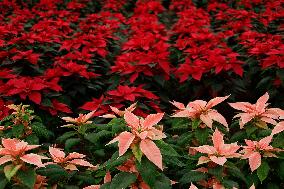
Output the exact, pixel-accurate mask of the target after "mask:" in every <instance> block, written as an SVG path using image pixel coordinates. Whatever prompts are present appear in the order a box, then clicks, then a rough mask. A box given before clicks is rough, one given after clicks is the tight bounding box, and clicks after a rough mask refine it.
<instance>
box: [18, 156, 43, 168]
mask: <svg viewBox="0 0 284 189" xmlns="http://www.w3.org/2000/svg"><path fill="white" fill-rule="evenodd" d="M20 159H21V160H23V161H24V162H26V163H29V164H33V165H36V166H38V167H44V165H43V164H42V162H41V159H43V157H42V156H40V155H37V154H33V153H31V154H26V155H23V156H22V157H20Z"/></svg>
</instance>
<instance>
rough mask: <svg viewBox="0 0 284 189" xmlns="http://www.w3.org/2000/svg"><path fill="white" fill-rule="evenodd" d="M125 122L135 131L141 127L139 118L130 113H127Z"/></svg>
mask: <svg viewBox="0 0 284 189" xmlns="http://www.w3.org/2000/svg"><path fill="white" fill-rule="evenodd" d="M124 120H125V121H126V123H127V124H128V125H129V126H130V127H132V128H134V129H138V128H139V127H140V120H139V118H138V117H137V116H136V115H134V114H133V113H131V112H128V111H126V112H125V114H124Z"/></svg>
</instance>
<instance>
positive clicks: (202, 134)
mask: <svg viewBox="0 0 284 189" xmlns="http://www.w3.org/2000/svg"><path fill="white" fill-rule="evenodd" d="M194 134H195V137H196V139H197V140H198V141H199V142H200V145H203V144H206V143H207V141H208V137H209V129H207V128H197V129H196V130H195V131H194Z"/></svg>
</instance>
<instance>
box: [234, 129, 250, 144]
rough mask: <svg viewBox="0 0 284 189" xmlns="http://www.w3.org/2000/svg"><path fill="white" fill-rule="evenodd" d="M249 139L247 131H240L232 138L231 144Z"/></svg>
mask: <svg viewBox="0 0 284 189" xmlns="http://www.w3.org/2000/svg"><path fill="white" fill-rule="evenodd" d="M246 137H247V134H246V132H245V131H238V132H235V133H234V134H233V136H232V137H231V138H230V142H238V141H241V140H244V139H245V138H246Z"/></svg>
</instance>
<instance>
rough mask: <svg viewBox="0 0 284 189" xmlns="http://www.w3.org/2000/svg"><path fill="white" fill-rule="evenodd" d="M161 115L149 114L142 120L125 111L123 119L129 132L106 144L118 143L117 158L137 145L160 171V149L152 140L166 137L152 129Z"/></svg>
mask: <svg viewBox="0 0 284 189" xmlns="http://www.w3.org/2000/svg"><path fill="white" fill-rule="evenodd" d="M163 115H164V114H163V113H157V114H150V115H148V116H147V117H146V118H145V119H143V118H138V117H137V116H136V115H134V114H133V113H131V112H128V111H126V113H125V114H124V119H125V121H126V123H127V125H128V127H130V129H131V132H128V131H124V132H122V133H120V134H119V135H118V136H117V137H115V138H114V139H113V140H111V141H110V142H109V143H108V144H112V143H114V142H117V141H118V148H119V156H122V155H123V154H124V153H125V152H126V151H127V149H128V148H130V147H131V145H132V146H134V145H136V144H138V143H139V147H140V150H141V151H142V153H143V154H144V155H145V156H146V157H147V158H148V159H149V160H150V161H152V162H153V163H154V164H155V165H157V166H158V167H159V168H160V169H163V167H162V155H161V152H160V149H159V148H158V147H157V146H156V144H155V143H154V142H153V140H160V139H162V138H165V137H166V136H165V134H164V133H163V132H162V131H161V130H158V129H156V128H154V126H155V125H157V123H158V122H159V121H160V120H161V119H162V117H163Z"/></svg>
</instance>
